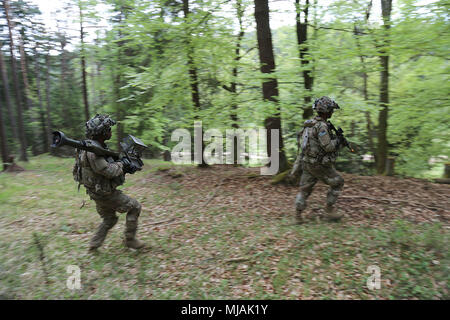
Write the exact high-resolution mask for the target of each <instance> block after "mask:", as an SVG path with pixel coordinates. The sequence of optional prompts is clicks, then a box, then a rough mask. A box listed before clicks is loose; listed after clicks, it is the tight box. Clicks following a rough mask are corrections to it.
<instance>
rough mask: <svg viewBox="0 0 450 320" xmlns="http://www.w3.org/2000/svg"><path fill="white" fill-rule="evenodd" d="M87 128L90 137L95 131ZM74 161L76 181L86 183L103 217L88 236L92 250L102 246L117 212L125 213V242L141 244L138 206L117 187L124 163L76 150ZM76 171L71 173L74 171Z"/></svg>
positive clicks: (139, 245) (121, 177) (123, 176)
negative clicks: (138, 227) (89, 236)
mask: <svg viewBox="0 0 450 320" xmlns="http://www.w3.org/2000/svg"><path fill="white" fill-rule="evenodd" d="M96 117H97V116H96ZM93 120H95V118H94V119H91V120H90V121H89V122H88V123H87V124H86V126H87V127H88V124H89V123H90V122H92V121H93ZM112 125H113V124H112ZM89 130H90V129H89V127H88V129H87V136H88V138H93V135H94V134H92V132H91V131H92V130H91V131H89ZM88 132H89V133H88ZM94 132H95V131H94ZM97 134H98V132H97ZM91 143H92V144H95V145H97V146H99V147H102V148H104V149H107V147H106V146H105V145H101V143H100V142H98V141H96V140H91ZM77 160H78V161H77V163H79V166H80V168H81V170H80V171H81V172H80V176H79V177H78V180H77V179H76V180H77V181H79V182H80V184H83V185H84V186H85V188H86V193H87V194H88V195H89V196H90V198H91V199H92V200H94V201H95V203H96V208H97V212H98V214H99V215H100V217H101V218H102V219H103V222H102V223H101V224H100V225H99V227H98V228H97V231H96V233H95V235H94V236H93V238H92V239H91V242H90V249H91V250H93V249H96V248H98V247H100V246H101V245H102V243H103V241H104V240H105V238H106V236H107V234H108V231H109V230H110V229H111V228H112V227H113V226H114V225H115V224H116V223H117V220H118V218H117V216H116V212H121V213H125V212H126V213H127V216H126V226H125V244H126V245H127V246H128V247H131V248H135V249H138V248H140V247H142V246H143V243H142V242H141V241H139V240H137V239H136V231H137V226H138V217H139V215H140V212H141V205H140V203H139V202H138V201H137V200H135V199H133V198H131V197H129V196H127V195H125V194H123V193H122V191H120V190H117V189H116V188H117V187H118V186H120V185H122V184H123V183H124V182H125V174H124V170H123V163H122V162H120V161H114V160H113V159H112V158H108V159H105V157H102V156H97V155H96V154H94V153H92V152H87V151H84V150H80V151H79V153H78V159H77ZM75 171H76V170H74V175H75V174H76V172H75Z"/></svg>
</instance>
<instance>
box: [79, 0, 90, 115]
mask: <svg viewBox="0 0 450 320" xmlns="http://www.w3.org/2000/svg"><path fill="white" fill-rule="evenodd" d="M77 4H78V10H79V14H80V42H81V51H80V56H81V78H82V86H83V102H84V116H85V119H86V121H88V120H89V119H90V116H89V101H88V89H87V79H86V74H87V73H86V53H85V48H84V47H85V44H84V32H85V31H84V26H83V22H84V15H83V1H80V0H79V1H78V2H77Z"/></svg>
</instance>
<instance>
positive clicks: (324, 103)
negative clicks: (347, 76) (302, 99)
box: [313, 96, 340, 113]
mask: <svg viewBox="0 0 450 320" xmlns="http://www.w3.org/2000/svg"><path fill="white" fill-rule="evenodd" d="M334 109H340V108H339V105H338V104H337V103H336V102H335V101H334V100H333V99H330V98H328V97H326V96H323V97H321V98H319V99H316V101H314V104H313V110H315V111H316V112H317V113H333V111H334Z"/></svg>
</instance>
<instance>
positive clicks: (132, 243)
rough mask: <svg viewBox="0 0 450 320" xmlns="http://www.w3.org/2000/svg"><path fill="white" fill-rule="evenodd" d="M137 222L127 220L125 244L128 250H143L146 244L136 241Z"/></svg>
mask: <svg viewBox="0 0 450 320" xmlns="http://www.w3.org/2000/svg"><path fill="white" fill-rule="evenodd" d="M136 231H137V221H133V220H131V221H130V220H127V223H126V226H125V240H124V244H125V246H127V247H128V248H132V249H141V248H143V247H144V246H145V243H144V242H142V241H141V240H138V239H136Z"/></svg>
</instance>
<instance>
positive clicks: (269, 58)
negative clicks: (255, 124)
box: [255, 0, 287, 171]
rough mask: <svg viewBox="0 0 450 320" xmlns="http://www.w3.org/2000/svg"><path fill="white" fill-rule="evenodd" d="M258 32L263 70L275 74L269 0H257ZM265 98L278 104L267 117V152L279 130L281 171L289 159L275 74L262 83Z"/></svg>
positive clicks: (284, 168) (265, 122)
mask: <svg viewBox="0 0 450 320" xmlns="http://www.w3.org/2000/svg"><path fill="white" fill-rule="evenodd" d="M255 20H256V34H257V38H258V49H259V50H258V51H259V60H260V64H261V72H262V73H264V74H269V75H270V74H273V73H274V72H275V58H274V55H273V45H272V34H271V31H270V22H269V3H268V0H255ZM262 93H263V98H264V100H267V101H272V102H274V103H276V104H277V107H276V113H275V114H274V115H272V116H269V117H268V118H266V119H265V121H264V125H265V128H266V129H267V154H268V156H269V157H270V156H271V133H270V131H271V130H274V129H277V130H279V132H280V134H279V148H280V149H279V162H280V168H279V170H280V171H284V170H286V169H287V159H286V155H285V153H284V143H283V135H282V130H281V111H280V106H279V105H278V96H279V94H278V82H277V79H276V77H275V76H273V77H271V78H268V79H266V80H264V81H263V83H262Z"/></svg>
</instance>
